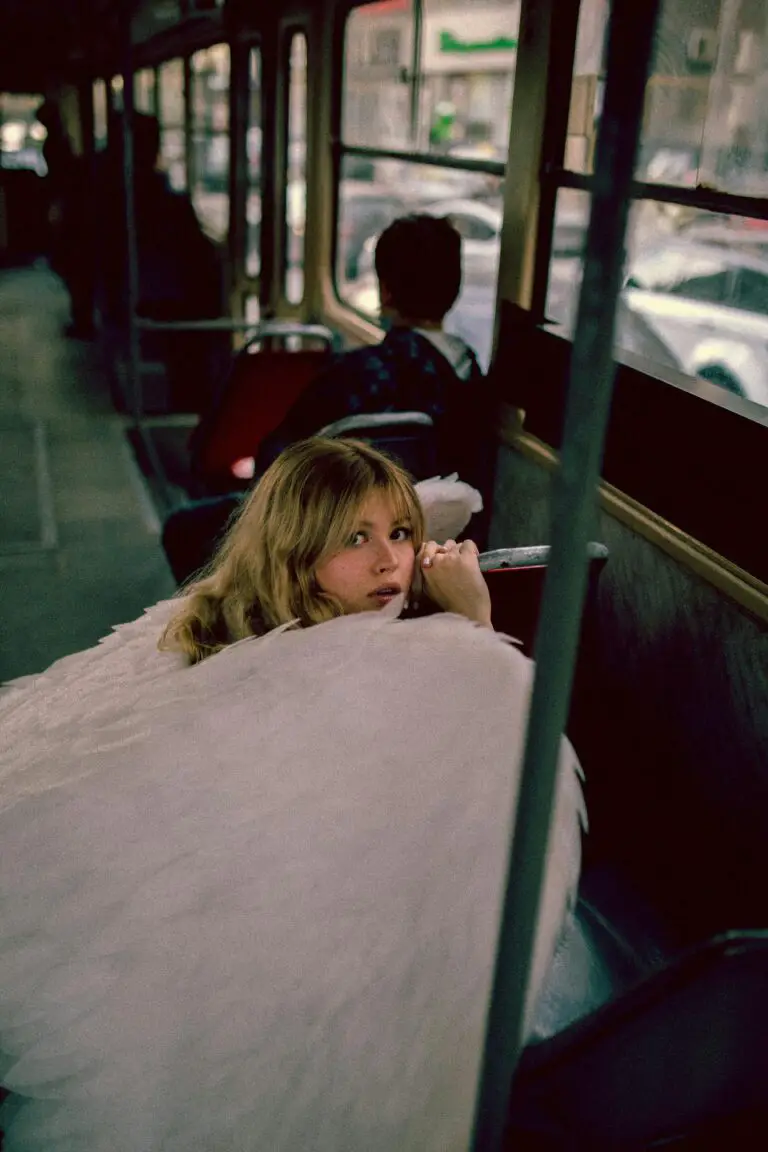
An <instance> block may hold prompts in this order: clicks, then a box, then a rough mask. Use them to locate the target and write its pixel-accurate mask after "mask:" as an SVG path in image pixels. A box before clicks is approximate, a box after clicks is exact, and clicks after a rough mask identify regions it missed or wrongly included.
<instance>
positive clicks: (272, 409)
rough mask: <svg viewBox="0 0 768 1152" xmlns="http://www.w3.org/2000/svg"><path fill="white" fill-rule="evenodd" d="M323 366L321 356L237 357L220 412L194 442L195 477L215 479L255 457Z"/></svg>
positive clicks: (325, 355)
mask: <svg viewBox="0 0 768 1152" xmlns="http://www.w3.org/2000/svg"><path fill="white" fill-rule="evenodd" d="M327 362H328V353H327V351H325V350H318V351H306V352H286V351H283V350H280V351H275V352H255V353H253V354H250V355H245V356H241V357H239V358H238V359H237V360H236V361H235V365H234V368H233V370H232V376H231V379H230V381H229V384H228V386H227V389H226V392H225V394H224V397H223V399H222V402H221V404H220V406H219V408H218V409H217V411H216V413H215V415H214V416H213V417H211V419H210V424H209V426H208V427H207V428H204V429H201V430H200V432H199V434H198V436H197V437H196V441H197V443H196V455H197V467H198V470H199V472H200V473H201V474H202V475H203V476H204V477H211V478H213V477H218V478H220V477H222V476H224V475H227V474H229V473H230V472H231V467H232V464H233V463H234V462H235V461H237V460H240V459H242V458H243V457H248V456H255V455H256V453H257V451H258V449H259V446H260V444H261V442H262V441H263V440H264V438H265V437H266V436H268V435H269V433H270V432H274V430H275V429H276V428H277V427H279V425H280V424H281V423H282V421H283V419H284V418H285V417H286V416H287V414H288V412H289V411H290V409H291V408H292V407H293V405H294V404H295V403H296V401H297V400H298V399H299V397H300V396H301V394H302V392H304V390H305V389H306V388H307V386H308V385H309V384H310V383H311V382H312V381H313V380H314V379H315V378H316V377H317V376H318V374H319V373H320V372H321V370H322V369H323V368H324V367H325V365H326V364H327Z"/></svg>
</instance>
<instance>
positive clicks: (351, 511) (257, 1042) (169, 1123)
mask: <svg viewBox="0 0 768 1152" xmlns="http://www.w3.org/2000/svg"><path fill="white" fill-rule="evenodd" d="M433 543H434V542H426V543H425V542H424V540H423V515H422V511H421V509H420V507H419V501H418V498H417V493H416V492H415V490H414V488H413V486H412V485H411V483H410V481H409V480H408V478H407V476H406V475H405V474H404V472H403V471H402V470H401V469H400V468H399V467H397V466H396V465H395V464H394V463H392V462H391V461H389V460H388V459H387V458H386V457H384V456H383V455H382V454H381V453H379V452H377V451H375V450H374V449H372V448H371V447H369V446H367V445H364V444H357V443H354V442H350V441H334V440H325V439H317V440H310V441H307V442H301V443H298V444H296V445H293V446H292V447H290V448H289V449H287V450H286V451H285V453H284V454H282V455H281V456H280V458H279V459H278V460H277V461H275V462H274V464H273V465H272V466H271V468H270V469H269V470H268V472H267V473H265V475H264V477H263V478H262V480H261V481H260V483H259V484H258V486H257V487H256V489H255V491H254V492H253V493H252V494H251V496H250V497H249V498H248V500H247V501H246V503H245V505H244V507H243V511H242V513H241V516H240V518H239V519H238V521H237V522H236V524H235V525H234V526H233V527H232V530H231V532H230V534H229V536H228V537H227V540H226V541H225V543H224V545H223V546H222V549H221V551H220V553H219V555H218V556H217V558H216V559H215V560H214V562H213V564H212V566H211V569H210V572H209V574H208V576H207V577H206V578H205V579H204V580H203V581H201V582H200V583H199V584H197V585H195V586H193V587H191V588H190V589H188V590H187V591H186V592H185V594H184V595H183V597H182V598H175V599H174V600H172V601H166V602H165V603H164V604H161V605H156V606H155V608H154V609H151V610H150V611H149V613H148V614H147V615H145V617H144V618H143V619H141V620H138V621H135V622H133V623H132V624H128V625H125V626H124V627H122V628H120V629H119V630H117V631H116V632H115V633H114V634H113V635H112V636H110V637H109V638H108V639H107V640H105V641H104V642H102V644H100V645H98V646H97V647H96V648H93V649H89V650H88V651H87V652H84V653H78V654H76V655H74V656H70V657H65V658H64V659H63V660H61V661H59V662H58V663H57V664H55V665H53V666H52V668H50V669H49V670H48V672H46V673H44V674H43V675H41V676H38V677H30V678H28V679H27V680H26V681H25V682H22V683H21V684H19V685H17V686H16V687H14V686H11V687H10V691H9V692H8V693H7V694H5V695H3V697H1V698H0V718H1V719H2V723H0V778H2V780H3V789H2V794H0V839H2V843H3V863H4V865H5V867H4V868H3V870H2V875H1V876H0V901H1V902H2V905H3V933H2V937H1V938H0V981H1V982H2V989H3V1001H2V1003H3V1012H2V1014H0V1051H2V1052H3V1053H4V1057H5V1059H4V1061H3V1065H2V1069H0V1073H1V1074H2V1075H1V1082H2V1083H4V1084H7V1085H8V1087H9V1088H10V1089H11V1090H12V1091H13V1090H17V1091H18V1092H19V1093H20V1096H19V1098H18V1099H17V1100H16V1101H15V1102H14V1107H15V1109H16V1111H13V1112H11V1114H10V1124H9V1127H8V1132H7V1143H6V1147H8V1148H9V1149H10V1152H13V1150H14V1149H18V1148H21V1147H22V1146H23V1147H25V1148H27V1147H40V1148H43V1147H44V1148H46V1149H47V1150H49V1152H64V1149H65V1148H72V1147H75V1146H76V1147H78V1148H88V1149H91V1150H93V1152H102V1150H103V1152H107V1150H109V1152H112V1150H114V1149H118V1148H119V1149H123V1148H126V1149H127V1148H134V1147H136V1148H141V1149H142V1150H143V1152H160V1149H178V1150H181V1149H188V1148H211V1149H213V1148H217V1149H225V1148H226V1149H230V1148H232V1149H234V1148H256V1147H258V1148H263V1149H272V1148H274V1149H277V1148H291V1149H305V1148H306V1149H308V1148H312V1149H317V1150H319V1152H331V1150H333V1152H336V1150H338V1149H363V1148H366V1149H372V1148H373V1149H379V1150H381V1152H385V1150H389V1149H395V1148H397V1149H413V1150H416V1149H418V1150H419V1152H438V1150H439V1152H444V1150H445V1149H447V1148H457V1149H458V1148H464V1147H466V1146H467V1140H468V1138H469V1131H470V1128H471V1118H472V1107H473V1101H474V1097H475V1092H476V1088H477V1082H478V1074H479V1065H480V1058H481V1051H482V1039H483V1031H484V1026H485V1019H486V1012H487V1006H488V998H489V996H490V991H491V985H492V975H493V962H494V953H495V948H496V941H497V934H498V917H499V909H500V907H501V903H502V901H501V895H502V892H503V887H504V881H505V875H506V867H507V856H508V845H509V838H510V835H511V820H512V816H513V813H514V810H515V797H516V794H517V788H518V785H519V776H520V767H521V763H522V754H523V741H524V732H525V721H526V714H527V709H528V701H529V698H530V690H531V684H532V668H531V663H530V661H529V660H527V659H526V657H525V656H523V655H522V653H521V652H520V651H518V650H517V649H516V647H515V646H514V645H513V644H511V643H510V642H509V640H508V639H507V638H505V637H503V636H500V635H499V634H497V633H495V632H494V631H493V629H492V628H490V627H484V626H483V625H487V624H489V622H490V620H489V606H488V601H487V594H486V593H485V592H484V591H483V588H482V583H483V581H482V577H481V575H480V573H479V570H478V562H477V556H476V554H475V551H474V549H473V548H472V546H471V545H469V544H468V543H466V544H464V545H462V546H461V547H457V546H452V545H448V544H446V545H445V546H444V547H443V548H437V547H435V546H433ZM427 561H429V563H428V562H427ZM417 572H420V573H421V576H422V578H423V580H424V584H425V587H426V590H427V591H428V592H429V594H430V595H431V596H432V597H434V599H436V600H437V601H438V602H439V603H441V604H442V606H443V607H445V608H448V609H450V610H451V611H449V612H447V613H442V612H441V613H437V614H435V615H431V616H428V617H426V618H415V619H403V618H402V612H401V609H402V606H403V603H404V601H405V600H406V599H410V598H411V597H412V596H413V595H414V577H415V574H416V573H417ZM159 635H160V636H161V639H160V644H159V647H160V651H158V636H159ZM582 808H583V801H582V796H581V790H580V785H579V780H578V776H577V761H576V758H575V755H574V753H573V750H572V749H571V747H570V745H569V744H568V742H567V740H565V739H563V740H562V742H561V748H560V764H559V774H558V789H557V800H556V806H555V809H554V814H553V832H552V834H551V835H550V838H549V842H548V849H547V859H546V866H545V874H546V879H545V884H544V890H543V896H542V904H541V912H540V915H539V922H538V927H537V933H536V940H535V944H534V949H533V955H532V964H531V978H530V985H529V994H528V998H527V1003H526V1009H525V1018H524V1020H523V1021H522V1022H521V1026H522V1028H523V1030H524V1032H525V1034H526V1035H531V1034H532V1032H533V1031H534V1030H535V1027H536V1023H535V1022H536V1017H537V1013H538V1004H539V1001H540V998H541V995H542V992H543V990H544V989H545V987H546V982H547V979H548V974H549V973H550V971H551V970H552V969H553V968H555V967H556V966H557V965H556V964H553V957H554V956H555V953H556V951H558V950H559V941H561V939H563V932H564V931H567V928H568V925H569V923H570V920H571V909H572V907H573V904H574V901H575V897H576V890H577V885H578V878H579V868H580V851H581V849H580V843H581V827H580V824H581V819H582ZM457 1037H458V1038H459V1039H460V1043H457ZM383 1118H384V1120H383ZM384 1121H385V1122H384Z"/></svg>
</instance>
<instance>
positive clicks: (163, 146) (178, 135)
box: [157, 59, 187, 192]
mask: <svg viewBox="0 0 768 1152" xmlns="http://www.w3.org/2000/svg"><path fill="white" fill-rule="evenodd" d="M157 78H158V89H159V91H158V97H159V98H158V109H157V111H158V119H159V121H160V161H161V164H162V166H163V169H164V170H165V172H166V173H167V175H168V180H169V182H170V184H171V187H172V188H175V189H176V191H177V192H183V191H184V190H185V189H186V187H187V160H186V154H185V144H184V136H185V133H184V61H183V60H181V59H176V60H168V61H166V63H165V64H161V65H160V67H159V69H158V73H157Z"/></svg>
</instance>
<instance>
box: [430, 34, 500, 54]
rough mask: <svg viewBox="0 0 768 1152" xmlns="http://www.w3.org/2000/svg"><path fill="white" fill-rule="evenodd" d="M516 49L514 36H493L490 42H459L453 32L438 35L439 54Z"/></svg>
mask: <svg viewBox="0 0 768 1152" xmlns="http://www.w3.org/2000/svg"><path fill="white" fill-rule="evenodd" d="M515 48H517V39H516V38H515V37H514V36H495V37H494V38H493V39H492V40H460V39H459V37H458V36H454V34H453V32H441V33H440V51H441V52H460V53H462V54H463V53H467V52H510V51H513V50H514V49H515Z"/></svg>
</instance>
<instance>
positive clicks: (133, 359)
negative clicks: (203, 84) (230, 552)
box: [122, 5, 175, 511]
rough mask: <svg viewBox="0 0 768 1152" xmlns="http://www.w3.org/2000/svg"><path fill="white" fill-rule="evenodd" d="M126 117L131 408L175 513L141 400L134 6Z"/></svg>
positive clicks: (127, 50)
mask: <svg viewBox="0 0 768 1152" xmlns="http://www.w3.org/2000/svg"><path fill="white" fill-rule="evenodd" d="M122 47H123V61H122V63H123V116H122V159H123V203H124V206H125V242H126V295H127V301H126V303H127V316H126V325H127V328H126V335H127V339H128V407H129V411H130V415H131V421H132V424H133V427H134V430H135V431H136V433H137V434H138V437H139V439H140V441H141V444H142V447H143V449H144V452H145V453H146V456H147V460H148V461H149V466H150V468H151V469H152V471H153V473H154V474H155V478H156V480H157V482H158V485H159V492H160V496H161V499H162V501H163V503H164V504H165V510H166V511H172V509H173V507H174V504H175V502H174V500H173V499H172V498H171V495H170V493H169V490H168V484H167V481H166V477H165V470H164V469H163V466H162V463H161V461H160V458H159V456H158V454H157V450H156V448H155V445H154V443H153V441H152V438H151V436H150V435H149V434H148V432H147V429H146V428H145V427H144V423H143V412H142V397H141V346H140V339H141V336H140V332H139V319H138V316H137V309H138V303H139V253H138V235H137V230H136V197H135V180H134V173H135V163H134V159H135V153H134V139H133V129H134V112H135V108H134V92H133V44H132V15H131V6H130V5H127V6H126V8H125V10H124V24H123V45H122Z"/></svg>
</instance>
